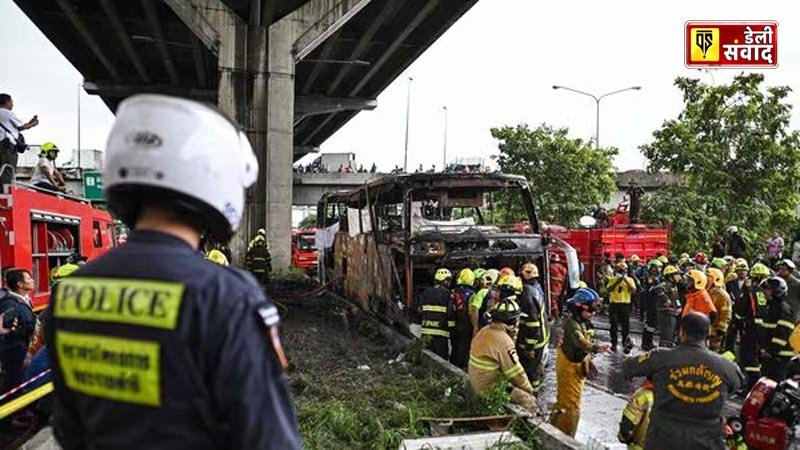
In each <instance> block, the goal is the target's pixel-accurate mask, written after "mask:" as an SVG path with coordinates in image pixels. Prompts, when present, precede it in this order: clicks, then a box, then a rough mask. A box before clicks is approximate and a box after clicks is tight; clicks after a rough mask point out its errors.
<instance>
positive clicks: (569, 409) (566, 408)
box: [550, 288, 611, 437]
mask: <svg viewBox="0 0 800 450" xmlns="http://www.w3.org/2000/svg"><path fill="white" fill-rule="evenodd" d="M599 299H600V297H599V296H598V295H597V292H595V291H593V290H592V289H588V288H584V289H578V290H577V291H575V295H574V296H573V297H572V298H571V299H569V300H568V301H567V302H566V304H565V307H566V309H565V311H564V316H565V320H564V324H563V328H564V333H563V335H564V339H563V341H562V342H561V345H559V346H558V355H557V356H556V383H557V388H556V403H555V404H554V405H553V407H552V409H551V411H550V423H551V424H553V426H555V427H556V428H558V429H559V430H561V431H563V432H564V433H566V434H568V435H570V436H572V437H575V433H576V432H577V431H578V421H579V420H580V417H581V399H582V397H583V386H584V383H585V381H586V378H587V376H592V375H593V374H594V372H595V370H596V369H594V364H593V363H592V355H594V354H596V353H608V352H609V351H610V348H611V345H610V344H608V343H605V344H599V345H598V344H595V342H594V330H593V329H592V328H593V327H592V315H593V314H594V310H595V308H596V306H597V302H598V300H599Z"/></svg>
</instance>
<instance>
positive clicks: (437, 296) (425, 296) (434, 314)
mask: <svg viewBox="0 0 800 450" xmlns="http://www.w3.org/2000/svg"><path fill="white" fill-rule="evenodd" d="M452 281H453V274H452V273H451V272H450V270H448V269H445V268H444V267H442V268H440V269H438V270H436V273H434V274H433V285H432V286H428V287H427V288H425V290H424V291H423V292H422V296H421V298H420V316H421V317H422V342H423V343H424V344H425V346H426V347H428V348H429V349H430V350H431V351H432V352H433V353H436V354H437V355H439V357H440V358H442V359H444V360H445V361H449V360H450V330H451V328H452V327H453V326H455V320H456V319H455V317H456V316H455V308H454V305H453V302H452V301H451V300H450V283H451V282H452Z"/></svg>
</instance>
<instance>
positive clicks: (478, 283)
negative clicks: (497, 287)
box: [472, 267, 486, 293]
mask: <svg viewBox="0 0 800 450" xmlns="http://www.w3.org/2000/svg"><path fill="white" fill-rule="evenodd" d="M485 273H486V269H483V268H481V267H478V268H477V269H473V270H472V276H473V277H474V278H475V284H473V285H472V290H473V291H475V292H476V293H477V292H478V291H480V290H481V289H483V274H485Z"/></svg>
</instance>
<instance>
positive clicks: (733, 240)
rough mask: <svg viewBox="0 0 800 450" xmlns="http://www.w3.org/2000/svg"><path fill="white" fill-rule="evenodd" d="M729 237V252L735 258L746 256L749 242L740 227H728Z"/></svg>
mask: <svg viewBox="0 0 800 450" xmlns="http://www.w3.org/2000/svg"><path fill="white" fill-rule="evenodd" d="M727 232H728V239H727V241H726V243H727V246H728V249H727V250H728V251H727V252H726V253H727V254H729V255H731V256H733V257H734V258H744V257H745V254H746V253H747V243H746V242H745V240H744V237H742V235H741V234H740V233H739V227H737V226H731V227H728V230H727Z"/></svg>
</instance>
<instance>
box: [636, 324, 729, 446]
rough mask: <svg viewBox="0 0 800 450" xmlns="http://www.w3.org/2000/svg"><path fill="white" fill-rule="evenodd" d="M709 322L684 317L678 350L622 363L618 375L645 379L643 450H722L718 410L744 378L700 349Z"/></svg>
mask: <svg viewBox="0 0 800 450" xmlns="http://www.w3.org/2000/svg"><path fill="white" fill-rule="evenodd" d="M710 326H711V323H710V321H709V319H708V317H707V316H706V315H704V314H701V313H697V312H690V313H689V314H687V315H685V316H683V317H682V318H681V333H680V345H679V346H678V347H676V348H674V349H671V350H663V349H657V350H653V351H651V352H649V353H643V354H641V355H639V356H635V357H632V358H628V359H626V360H625V361H624V362H623V364H622V370H623V374H624V376H626V377H628V378H630V377H643V376H651V377H652V380H653V396H654V400H655V403H654V407H653V412H652V414H651V418H650V427H649V429H648V432H647V440H646V442H645V446H644V448H646V449H648V450H659V449H676V448H680V449H698V448H703V449H719V450H723V449H724V448H725V446H724V442H723V438H724V437H723V427H722V423H721V418H722V407H723V405H724V403H725V399H726V397H727V396H728V395H730V394H732V393H733V392H735V391H736V390H737V389H739V387H740V386H741V384H742V381H743V380H744V377H743V376H742V373H741V372H740V371H739V368H738V367H736V364H734V363H732V362H730V361H728V360H727V359H725V357H723V356H722V355H719V354H716V353H714V352H712V351H710V350H708V349H707V348H706V345H705V342H706V339H707V338H708V333H709V328H710Z"/></svg>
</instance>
